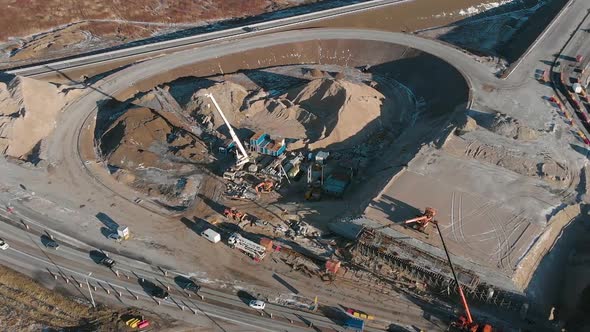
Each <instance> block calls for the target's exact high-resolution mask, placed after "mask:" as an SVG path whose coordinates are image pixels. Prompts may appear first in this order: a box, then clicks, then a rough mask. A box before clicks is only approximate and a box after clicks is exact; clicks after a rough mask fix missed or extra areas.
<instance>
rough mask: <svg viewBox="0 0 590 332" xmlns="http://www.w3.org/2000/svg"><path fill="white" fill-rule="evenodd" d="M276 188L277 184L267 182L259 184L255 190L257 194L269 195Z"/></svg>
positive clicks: (270, 181)
mask: <svg viewBox="0 0 590 332" xmlns="http://www.w3.org/2000/svg"><path fill="white" fill-rule="evenodd" d="M274 187H275V183H274V182H273V181H272V180H265V181H262V182H260V183H259V184H257V185H256V187H254V189H256V192H257V193H259V194H260V193H269V192H271V191H272V190H273V189H274Z"/></svg>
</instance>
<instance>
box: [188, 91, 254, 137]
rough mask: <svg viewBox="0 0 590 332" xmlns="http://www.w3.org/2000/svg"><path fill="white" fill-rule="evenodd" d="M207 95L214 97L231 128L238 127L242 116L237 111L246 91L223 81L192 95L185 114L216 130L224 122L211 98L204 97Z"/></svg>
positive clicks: (242, 102)
mask: <svg viewBox="0 0 590 332" xmlns="http://www.w3.org/2000/svg"><path fill="white" fill-rule="evenodd" d="M209 93H210V94H212V95H213V96H214V97H215V100H217V103H218V104H219V107H221V110H222V111H223V113H224V114H225V116H226V117H227V120H228V121H229V122H230V123H231V124H232V126H236V127H240V125H241V121H242V120H243V116H240V112H239V111H240V109H241V107H242V105H243V104H244V100H245V99H246V96H247V95H248V91H247V90H246V89H245V88H244V87H243V86H241V85H238V84H235V83H232V82H229V81H225V82H222V83H217V84H215V85H213V86H211V87H209V88H206V89H200V90H198V91H197V92H195V93H194V94H193V96H192V98H191V100H190V101H189V102H188V104H187V105H186V108H185V110H186V112H188V113H189V114H190V115H191V116H193V117H195V118H197V119H199V120H201V121H200V122H201V123H204V124H208V123H210V124H211V126H214V127H215V128H216V129H217V128H220V127H222V126H224V122H223V119H222V118H221V116H220V115H219V113H218V112H217V110H215V106H214V105H213V102H212V101H211V98H209V97H207V96H206V95H207V94H209Z"/></svg>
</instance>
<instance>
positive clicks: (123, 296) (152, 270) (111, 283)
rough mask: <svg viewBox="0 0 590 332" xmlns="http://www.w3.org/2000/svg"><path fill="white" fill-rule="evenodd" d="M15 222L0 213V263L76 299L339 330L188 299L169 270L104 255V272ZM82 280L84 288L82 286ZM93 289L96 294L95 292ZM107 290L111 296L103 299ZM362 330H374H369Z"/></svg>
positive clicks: (275, 327) (318, 318) (283, 314)
mask: <svg viewBox="0 0 590 332" xmlns="http://www.w3.org/2000/svg"><path fill="white" fill-rule="evenodd" d="M20 217H21V216H19V215H18V214H16V215H14V214H7V213H6V212H2V213H0V218H1V219H2V221H3V222H2V223H0V230H1V232H2V237H3V238H4V239H5V240H6V241H7V243H9V245H10V248H9V249H7V250H5V251H0V261H1V262H2V263H3V264H5V265H7V266H11V267H13V268H15V269H17V270H25V271H36V275H37V276H43V277H42V279H44V281H43V282H45V283H47V282H48V281H47V279H49V280H50V281H52V280H51V279H52V278H54V276H56V278H55V279H54V280H55V283H56V284H60V285H61V286H62V287H66V288H67V289H69V290H70V291H71V292H72V293H74V294H75V295H78V296H79V297H83V298H86V299H87V300H88V301H90V292H92V293H93V296H94V298H95V299H96V298H99V299H101V300H102V301H105V300H106V301H111V302H112V301H116V302H120V303H122V304H124V305H133V306H138V305H142V306H144V307H152V310H156V311H159V310H157V309H155V307H154V306H158V305H159V306H162V308H166V309H168V308H172V309H174V311H175V312H178V313H183V314H184V312H183V310H184V311H186V313H187V314H188V313H193V315H194V318H193V319H187V318H186V317H187V316H188V317H189V318H190V317H191V315H186V314H185V315H184V317H182V319H183V320H185V321H189V322H190V321H191V320H194V321H196V322H198V323H200V324H203V319H204V318H205V317H206V319H205V320H207V319H214V320H217V319H222V320H224V321H228V322H230V323H234V324H236V325H239V326H242V328H243V327H249V328H255V330H257V331H309V327H308V324H309V323H312V324H313V325H314V326H316V327H318V328H320V329H325V328H329V329H328V330H338V328H339V326H338V325H337V324H334V322H333V321H332V320H331V319H329V318H326V317H324V316H322V315H319V314H315V313H310V312H306V311H300V310H294V309H291V308H287V307H282V306H278V305H273V304H270V303H268V304H267V306H266V308H265V309H264V310H263V311H262V312H263V314H264V316H261V314H260V313H261V312H260V311H257V310H254V309H251V308H249V307H248V306H247V304H246V301H245V300H244V299H241V298H239V297H237V296H234V295H231V294H227V293H223V292H219V291H215V290H212V289H206V288H202V289H201V290H200V291H199V293H198V295H197V294H192V295H190V296H189V292H187V291H185V290H184V289H182V288H181V286H179V285H178V283H177V282H176V281H175V278H177V277H178V276H181V277H185V278H188V276H185V275H182V274H179V273H177V272H174V271H167V272H166V275H164V273H163V272H162V271H161V270H159V269H158V268H157V267H154V266H150V265H147V264H144V263H141V262H138V261H134V260H131V259H129V258H126V257H123V256H119V255H116V254H114V253H108V252H107V253H108V255H109V257H111V258H113V259H114V260H115V261H116V264H115V266H114V267H113V269H109V268H107V267H105V266H103V265H100V264H98V263H97V262H96V261H95V260H93V258H91V256H90V254H89V253H90V251H91V250H99V249H96V248H92V247H88V246H85V245H84V244H82V243H80V242H79V243H78V245H80V246H79V247H78V246H73V245H72V244H71V243H70V241H64V239H62V238H61V237H60V235H55V236H54V238H55V240H56V241H57V242H58V243H60V247H59V248H58V249H52V248H47V247H46V246H45V245H44V244H43V241H42V240H41V236H42V235H43V234H45V230H44V229H45V228H44V227H43V228H41V227H38V226H36V225H34V224H32V223H30V222H28V221H27V224H28V225H29V229H28V230H26V231H23V230H25V228H24V226H20V227H19V226H18V224H17V225H14V222H6V219H8V218H10V219H17V218H19V219H20ZM117 274H118V276H117ZM128 277H129V278H128ZM66 279H67V280H68V281H69V282H68V283H66ZM141 279H145V280H149V281H151V282H153V283H154V284H156V285H159V286H160V287H162V288H165V287H169V292H170V297H169V299H168V300H158V299H156V298H153V297H151V296H150V295H149V294H148V293H147V292H146V290H144V289H143V287H142V286H141V283H140V280H141ZM86 280H87V281H88V283H89V285H86ZM80 285H81V286H82V287H80ZM88 286H89V287H90V289H89V287H88ZM95 287H96V290H94V288H95ZM107 290H109V293H110V294H107ZM89 291H90V292H89ZM118 292H120V295H119V293H118ZM199 295H202V296H204V300H201V299H200V297H199ZM158 302H159V304H158ZM174 311H173V312H174ZM194 312H196V314H194ZM271 314H272V317H273V318H272V319H271V318H270V315H271ZM289 320H291V321H293V323H291V322H290V321H289ZM367 331H377V330H376V329H371V328H369V329H367Z"/></svg>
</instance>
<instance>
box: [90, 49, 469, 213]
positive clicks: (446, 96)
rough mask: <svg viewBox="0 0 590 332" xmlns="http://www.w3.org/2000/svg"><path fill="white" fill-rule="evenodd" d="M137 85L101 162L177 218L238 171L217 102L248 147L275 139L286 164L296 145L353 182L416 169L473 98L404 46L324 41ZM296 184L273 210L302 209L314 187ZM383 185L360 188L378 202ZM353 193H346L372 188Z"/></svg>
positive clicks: (103, 127)
mask: <svg viewBox="0 0 590 332" xmlns="http://www.w3.org/2000/svg"><path fill="white" fill-rule="evenodd" d="M369 50H373V52H368V51H369ZM375 50H379V51H378V52H375ZM237 58H239V59H240V60H241V62H242V66H241V67H239V66H238V64H237V63H236V62H237ZM252 62H256V63H257V64H258V66H254V65H253V64H252ZM255 67H258V68H255ZM207 69H209V70H207ZM219 71H221V72H223V73H224V74H223V75H219V74H218V73H217V72H219ZM229 72H231V74H230V73H229ZM173 73H183V74H184V75H182V77H180V78H179V77H177V75H174V74H173ZM187 73H191V74H192V75H188V76H187V75H186V74H187ZM206 74H209V75H207V76H203V75H206ZM135 86H138V87H140V89H141V90H142V91H143V92H139V93H134V94H133V95H131V94H130V91H125V92H124V93H119V94H118V96H116V98H115V99H116V100H111V101H109V102H104V103H101V104H100V105H99V107H98V114H97V125H96V126H95V130H94V139H95V141H96V142H100V144H99V145H98V146H97V147H98V150H99V155H100V158H101V159H103V160H107V163H108V165H109V168H110V172H111V173H112V174H113V176H114V177H115V178H116V179H117V180H118V181H119V182H122V183H125V184H127V185H131V186H132V187H133V188H134V189H136V190H140V191H143V192H144V193H145V194H146V195H147V196H148V197H151V198H152V199H154V200H157V201H158V202H159V203H160V204H161V205H165V206H166V207H168V208H170V209H172V210H175V211H178V210H186V209H187V208H189V207H191V206H193V203H194V199H195V197H198V195H205V196H207V195H208V194H207V193H206V192H203V190H202V186H203V183H204V181H207V178H208V177H217V176H220V175H221V174H223V173H224V171H227V170H228V168H229V167H230V166H231V164H232V163H233V162H234V161H233V152H234V149H235V144H233V143H231V136H230V135H229V132H228V129H227V126H226V125H225V123H224V121H223V119H222V117H221V116H220V114H219V112H218V111H216V110H215V109H214V107H213V105H212V102H211V99H210V98H209V97H208V96H206V95H207V94H212V95H213V96H214V97H215V99H216V100H217V101H218V103H219V105H220V107H221V109H222V111H223V112H224V114H225V116H226V117H227V119H228V120H229V122H230V123H231V125H232V127H233V128H234V129H235V130H236V132H237V134H238V136H239V137H240V140H241V141H242V142H245V143H246V144H247V145H248V143H249V141H248V140H249V139H250V138H251V137H252V136H254V135H255V134H266V135H268V138H270V139H271V140H272V141H273V144H274V145H275V152H274V153H275V154H276V150H278V149H279V148H280V147H281V146H283V145H286V155H288V156H289V158H287V162H288V160H289V159H293V157H294V156H296V155H297V154H299V153H301V155H302V156H304V157H307V154H308V152H312V153H317V152H319V151H322V150H325V151H329V152H331V153H332V157H331V159H332V162H331V163H328V164H326V165H325V169H324V172H332V171H336V170H335V168H336V166H338V168H342V167H341V166H345V168H348V169H349V171H350V174H349V176H350V175H353V173H354V175H355V176H356V175H357V174H359V175H361V177H366V175H365V174H366V172H369V173H370V172H371V169H383V168H387V167H390V166H391V164H392V163H397V164H398V165H403V164H404V163H406V162H408V161H409V160H410V159H411V158H412V157H413V154H415V153H416V151H417V150H418V149H419V148H420V146H421V145H423V144H429V143H431V142H433V141H436V140H437V139H438V138H439V137H440V136H439V135H440V134H443V135H444V133H442V132H441V130H442V128H443V126H444V125H445V124H446V123H448V121H449V119H450V117H451V115H452V114H453V112H454V111H456V110H460V111H461V110H463V109H464V107H465V105H466V104H467V101H468V98H469V92H468V91H469V89H468V86H467V83H466V82H465V80H464V78H463V76H462V75H461V74H460V73H459V72H458V71H457V70H456V69H455V68H453V67H452V66H450V65H449V64H447V63H446V62H444V61H442V60H440V59H438V58H436V57H434V56H432V55H429V54H427V53H423V52H421V51H418V50H415V49H412V48H408V47H405V46H401V45H397V44H391V43H385V42H378V41H367V40H313V41H303V42H298V43H294V44H286V45H283V44H281V45H275V46H272V47H268V48H259V49H254V50H246V51H244V52H242V53H240V54H229V55H226V56H223V57H220V58H217V59H214V60H206V61H202V62H198V63H194V64H190V65H186V66H183V67H182V69H177V70H172V71H169V72H166V73H164V74H161V75H157V76H154V77H150V78H149V79H146V80H143V81H141V82H138V83H135ZM117 100H118V101H117ZM400 147H402V149H401V150H400V149H399V148H400ZM224 148H230V149H231V153H229V155H228V153H227V152H228V151H225V149H224ZM249 150H250V151H251V152H250V153H252V151H255V150H256V147H254V146H249ZM396 150H398V151H396ZM220 151H221V152H220ZM268 154H269V153H268V149H267V150H265V152H264V153H261V151H258V153H255V155H256V156H257V157H258V158H256V156H253V158H251V164H253V163H255V162H256V161H257V162H258V165H257V166H256V167H254V168H253V167H252V166H250V170H252V169H263V168H264V167H267V168H268V166H269V165H268V164H269V158H263V157H264V155H268ZM304 159H306V158H299V159H297V160H296V162H300V161H301V160H304ZM261 161H263V163H264V165H261V164H260V162H261ZM283 164H284V165H283V166H285V164H286V163H283ZM293 166H295V167H297V168H298V169H299V170H300V171H299V172H304V171H305V169H306V168H307V167H308V165H307V163H302V164H301V165H299V164H298V165H293V164H292V163H291V164H289V166H288V167H289V168H292V167H293ZM267 170H268V171H269V172H270V173H269V172H267V173H263V172H262V173H261V172H258V174H252V175H254V176H255V177H254V178H253V181H262V180H264V179H265V178H272V179H273V180H274V181H276V182H278V181H283V182H284V184H287V182H288V181H289V180H287V179H286V178H284V179H283V180H281V179H280V169H278V168H277V169H275V170H274V172H273V170H269V169H267ZM299 172H292V173H291V174H292V175H293V176H296V175H297V174H293V173H299ZM273 175H274V176H273ZM325 175H326V174H325ZM328 176H329V175H328ZM381 180H386V179H385V178H383V179H381ZM293 182H294V183H292V185H291V186H283V189H282V190H281V191H279V193H280V195H279V197H273V198H269V197H264V199H263V200H267V202H265V203H269V202H270V201H272V200H274V201H277V200H280V201H282V202H287V201H294V202H297V201H302V200H303V198H304V195H303V193H302V191H305V187H306V185H307V183H306V181H305V179H304V180H303V181H293ZM350 184H351V185H352V183H350ZM383 184H384V183H383V182H382V183H381V184H377V187H374V185H373V188H362V189H361V190H362V191H363V192H365V193H366V194H367V195H371V194H370V192H371V191H372V192H373V193H376V192H378V190H379V189H380V188H379V185H383ZM254 185H256V183H251V187H252V188H253V187H254ZM354 187H358V188H355V189H354V190H348V189H347V191H351V192H355V191H358V190H359V188H360V187H364V186H363V185H361V184H358V185H357V184H355V185H354ZM351 188H352V187H351ZM289 189H290V190H289ZM366 190H368V191H366ZM248 192H252V190H249V191H248ZM336 194H337V195H336V196H342V195H341V194H342V193H336ZM245 195H246V196H247V197H250V198H253V196H252V195H248V194H247V193H246V194H245ZM242 196H244V195H242ZM346 196H348V194H347V195H345V197H346ZM326 203H327V204H326V205H328V206H329V205H330V203H329V202H326ZM320 210H323V209H321V208H320ZM315 213H318V214H321V215H322V216H323V217H322V219H323V218H327V217H328V215H326V213H325V212H323V211H316V212H315ZM331 217H334V215H332V216H331Z"/></svg>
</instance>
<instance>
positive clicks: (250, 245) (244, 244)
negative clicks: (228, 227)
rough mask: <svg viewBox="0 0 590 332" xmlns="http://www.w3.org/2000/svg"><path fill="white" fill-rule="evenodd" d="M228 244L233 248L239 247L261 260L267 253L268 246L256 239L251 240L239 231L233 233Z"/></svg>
mask: <svg viewBox="0 0 590 332" xmlns="http://www.w3.org/2000/svg"><path fill="white" fill-rule="evenodd" d="M227 244H229V246H230V247H231V248H238V249H240V250H241V251H242V252H244V253H245V254H246V255H248V256H250V257H252V258H254V259H258V260H261V259H263V258H264V256H265V255H266V248H265V247H264V246H261V245H259V244H258V243H256V242H254V241H250V240H248V239H246V238H245V237H243V236H241V235H240V234H239V233H233V234H232V235H231V236H230V237H229V238H228V239H227Z"/></svg>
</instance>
